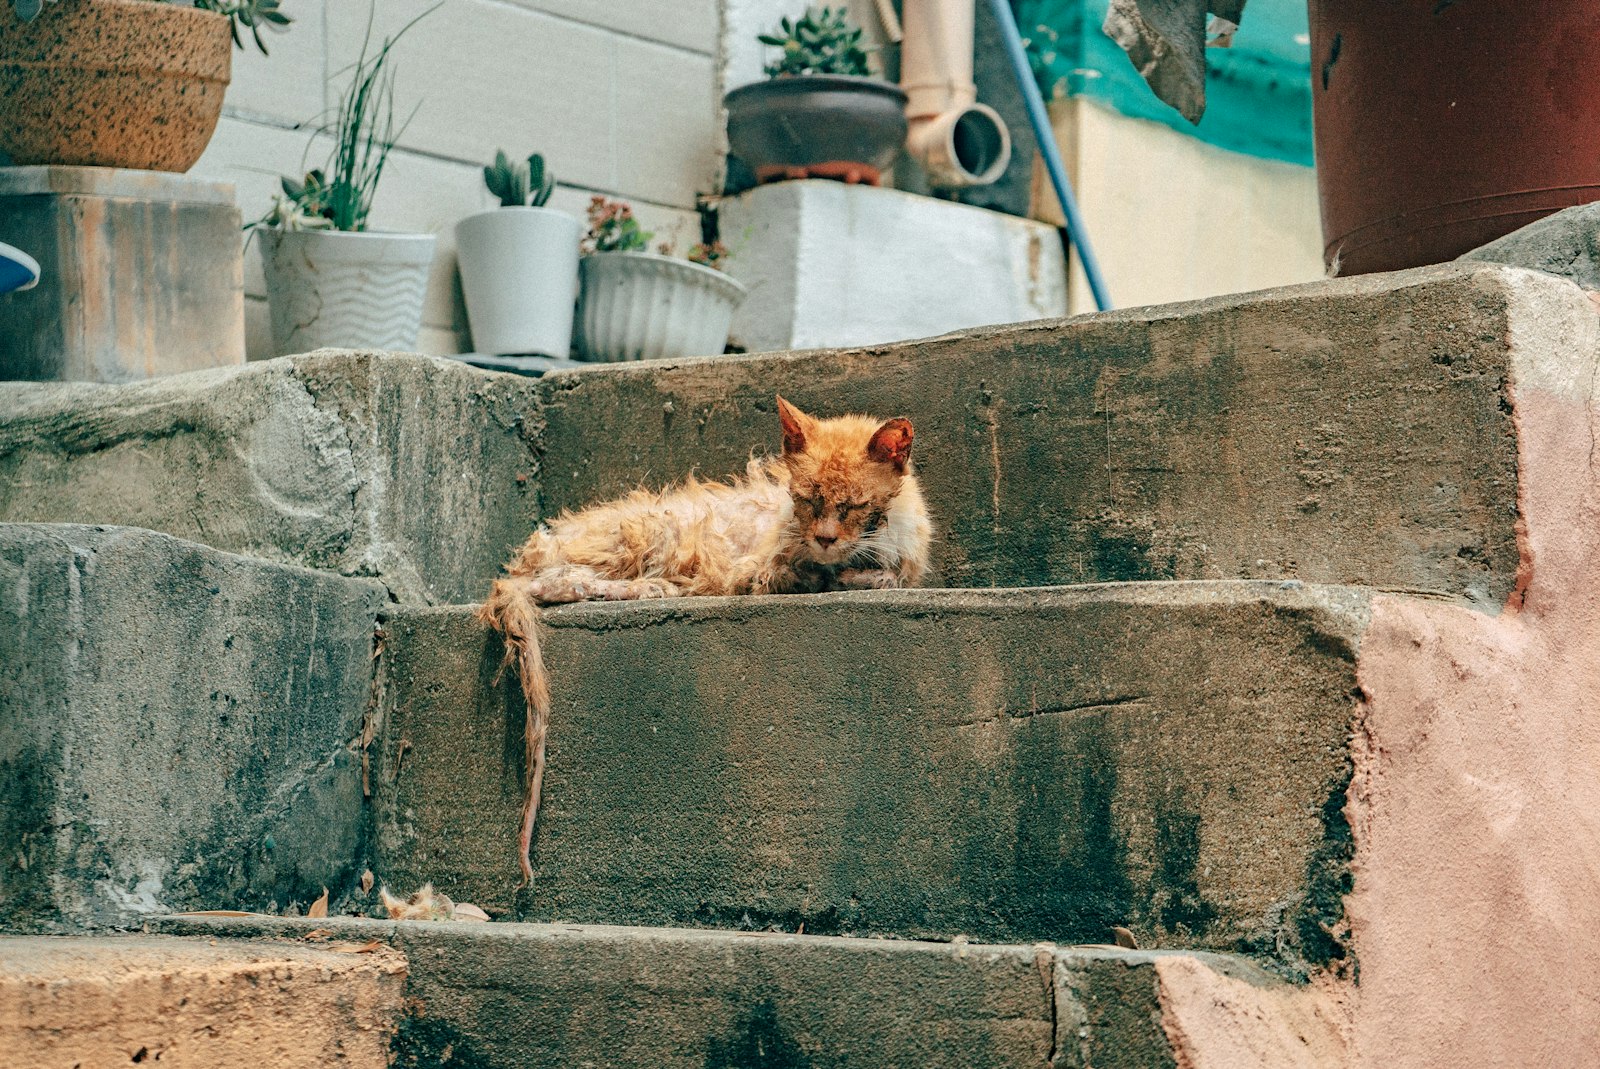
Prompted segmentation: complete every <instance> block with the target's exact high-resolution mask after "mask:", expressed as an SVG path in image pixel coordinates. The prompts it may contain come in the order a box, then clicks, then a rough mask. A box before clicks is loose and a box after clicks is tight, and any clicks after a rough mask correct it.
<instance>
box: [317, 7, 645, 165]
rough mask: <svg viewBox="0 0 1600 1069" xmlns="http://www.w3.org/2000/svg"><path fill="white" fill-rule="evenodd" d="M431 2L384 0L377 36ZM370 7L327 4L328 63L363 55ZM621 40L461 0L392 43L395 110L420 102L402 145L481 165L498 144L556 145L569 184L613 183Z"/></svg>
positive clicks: (521, 147) (553, 153)
mask: <svg viewBox="0 0 1600 1069" xmlns="http://www.w3.org/2000/svg"><path fill="white" fill-rule="evenodd" d="M430 6H431V5H430V3H429V2H428V0H387V2H386V3H384V4H382V5H380V6H379V8H378V9H377V15H376V17H375V20H374V23H373V31H372V32H373V36H374V37H375V38H377V39H382V37H383V36H384V35H389V34H394V33H397V32H398V31H399V30H400V28H401V27H402V26H404V25H405V24H406V23H407V22H408V21H410V20H411V19H412V18H415V17H416V16H417V15H420V14H421V13H422V12H423V11H425V10H427V9H428V7H430ZM367 10H368V9H367V7H366V6H365V5H355V4H338V3H335V4H331V5H329V7H328V12H327V14H328V69H329V70H330V71H338V70H342V69H344V68H345V67H346V66H348V65H349V64H351V63H353V62H355V60H356V57H357V55H358V54H359V53H360V50H361V41H362V37H363V34H364V32H365V28H366V23H367ZM616 41H617V37H616V35H615V34H613V33H609V32H607V31H606V30H603V29H600V28H599V27H596V26H588V25H584V24H582V23H578V22H573V21H570V20H568V19H559V18H552V17H551V16H548V15H545V14H543V13H541V12H538V11H533V10H529V9H526V8H522V7H519V6H516V5H511V4H505V3H495V2H491V0H456V2H455V3H454V4H452V6H451V7H450V8H449V9H447V10H442V11H439V12H437V13H435V14H433V15H431V16H429V18H428V19H426V20H425V21H423V22H422V23H420V24H418V25H417V27H416V28H415V29H414V30H413V31H412V32H411V33H409V34H407V35H406V36H405V37H404V38H402V39H401V40H400V43H399V44H398V45H396V47H395V51H394V53H393V56H392V62H393V64H394V70H395V72H396V81H395V94H396V95H395V110H396V113H397V114H401V115H410V114H411V113H412V109H413V108H417V111H416V115H415V117H414V118H413V119H412V120H411V122H410V123H409V125H407V127H406V130H405V134H404V136H403V137H402V138H401V145H402V146H404V147H406V148H411V149H417V150H419V151H421V152H424V153H427V154H429V155H432V156H443V157H449V158H451V159H455V160H462V161H474V162H475V161H478V160H482V161H484V162H489V161H491V160H493V158H494V151H495V149H496V148H504V149H506V150H507V151H508V152H522V153H527V152H531V151H534V150H535V149H538V150H540V151H544V152H547V153H549V156H550V163H551V166H552V167H553V168H554V169H555V172H556V175H557V177H559V178H560V179H562V180H563V181H567V182H572V183H575V184H577V185H581V186H585V187H588V188H591V189H612V188H614V186H613V184H612V178H613V176H614V171H615V153H616V151H617V146H616V144H615V143H614V139H613V136H612V123H613V120H614V116H615V110H614V109H615V101H616V96H615V91H614V88H613V79H614V71H613V64H614V63H615V62H616V55H617V49H616ZM441 88H443V89H445V90H446V91H445V92H441ZM335 91H337V88H336V90H335ZM488 102H492V106H490V104H489V103H488ZM419 105H420V107H419ZM513 115H514V116H516V123H517V125H516V126H515V127H508V124H507V121H506V116H513ZM519 130H520V131H521V133H520V136H519V135H518V134H517V131H519ZM523 141H526V142H527V144H523V143H522V142H523ZM513 142H515V143H513ZM629 151H631V149H629ZM480 166H481V164H480Z"/></svg>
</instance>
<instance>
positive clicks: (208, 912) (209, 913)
mask: <svg viewBox="0 0 1600 1069" xmlns="http://www.w3.org/2000/svg"><path fill="white" fill-rule="evenodd" d="M270 915H271V914H267V913H251V912H249V911H248V910H243V909H191V910H189V911H188V912H187V913H174V914H173V916H174V917H267V916H270Z"/></svg>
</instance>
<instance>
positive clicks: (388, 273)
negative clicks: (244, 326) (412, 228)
mask: <svg viewBox="0 0 1600 1069" xmlns="http://www.w3.org/2000/svg"><path fill="white" fill-rule="evenodd" d="M256 238H257V240H258V241H260V242H261V265H262V267H263V268H265V269H266V274H267V302H268V304H269V306H270V308H271V312H272V348H273V351H274V352H275V353H277V354H278V355H279V356H288V355H290V354H292V353H307V352H310V351H311V350H313V349H321V348H324V347H327V346H332V347H334V348H340V349H398V350H402V351H411V350H415V349H416V347H417V331H418V330H420V329H421V327H422V298H423V294H425V293H426V292H427V289H428V265H429V264H430V263H432V262H433V245H434V237H433V235H432V234H375V233H371V232H364V233H359V234H351V233H343V232H340V231H336V230H287V231H286V230H267V229H262V230H259V231H257V232H256Z"/></svg>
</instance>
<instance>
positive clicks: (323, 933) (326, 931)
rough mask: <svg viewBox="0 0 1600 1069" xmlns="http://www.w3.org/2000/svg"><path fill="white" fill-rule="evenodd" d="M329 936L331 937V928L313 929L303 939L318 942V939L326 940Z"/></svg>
mask: <svg viewBox="0 0 1600 1069" xmlns="http://www.w3.org/2000/svg"><path fill="white" fill-rule="evenodd" d="M331 935H333V929H332V928H314V929H312V930H311V931H309V932H307V933H306V935H305V937H306V938H307V939H310V940H313V941H315V940H320V939H327V938H328V937H330V936H331Z"/></svg>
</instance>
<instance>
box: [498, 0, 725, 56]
mask: <svg viewBox="0 0 1600 1069" xmlns="http://www.w3.org/2000/svg"><path fill="white" fill-rule="evenodd" d="M512 2H513V3H516V4H520V5H521V6H523V7H529V8H535V9H537V10H539V11H544V12H548V13H549V14H552V15H559V16H561V17H562V18H567V19H573V20H575V21H577V22H584V23H588V24H589V25H591V26H604V27H605V28H606V29H609V30H618V31H620V32H622V33H625V34H627V35H628V36H629V37H638V38H643V39H645V40H649V41H660V42H661V43H663V44H668V45H673V46H675V47H677V48H682V49H687V50H688V51H690V52H699V53H701V54H703V55H711V54H712V53H714V52H715V51H716V50H717V35H718V30H719V27H718V24H717V14H718V10H717V9H718V7H719V6H720V5H719V4H718V2H717V0H682V2H681V3H676V4H661V3H658V2H657V0H612V2H611V3H607V4H595V3H592V2H591V0H512Z"/></svg>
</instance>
